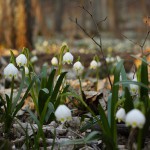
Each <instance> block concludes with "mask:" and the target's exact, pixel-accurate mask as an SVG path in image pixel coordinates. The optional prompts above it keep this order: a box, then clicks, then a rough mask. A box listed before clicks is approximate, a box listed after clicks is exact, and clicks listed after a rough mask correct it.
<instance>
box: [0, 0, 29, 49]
mask: <svg viewBox="0 0 150 150" xmlns="http://www.w3.org/2000/svg"><path fill="white" fill-rule="evenodd" d="M30 11H31V5H30V0H5V1H4V0H0V22H1V24H0V35H1V36H0V37H1V38H0V43H1V44H2V43H5V45H6V47H7V48H15V49H20V48H21V49H22V48H23V47H29V48H32V23H31V20H32V18H31V13H30Z"/></svg>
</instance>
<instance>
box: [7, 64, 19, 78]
mask: <svg viewBox="0 0 150 150" xmlns="http://www.w3.org/2000/svg"><path fill="white" fill-rule="evenodd" d="M17 74H18V69H17V68H16V67H15V66H14V64H12V63H10V64H8V65H7V66H6V67H5V68H4V76H5V78H12V77H16V76H17Z"/></svg>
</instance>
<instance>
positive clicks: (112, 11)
mask: <svg viewBox="0 0 150 150" xmlns="http://www.w3.org/2000/svg"><path fill="white" fill-rule="evenodd" d="M115 3H116V2H115V0H108V22H109V29H110V30H111V31H113V32H114V33H116V31H117V30H118V25H117V14H116V5H115Z"/></svg>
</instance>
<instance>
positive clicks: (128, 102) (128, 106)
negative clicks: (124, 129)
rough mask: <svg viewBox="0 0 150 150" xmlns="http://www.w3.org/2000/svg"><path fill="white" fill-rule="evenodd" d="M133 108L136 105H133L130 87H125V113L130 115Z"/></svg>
mask: <svg viewBox="0 0 150 150" xmlns="http://www.w3.org/2000/svg"><path fill="white" fill-rule="evenodd" d="M133 108H134V104H133V99H132V96H131V93H130V92H129V89H128V87H125V102H124V109H125V112H126V113H128V112H129V111H130V110H131V109H133Z"/></svg>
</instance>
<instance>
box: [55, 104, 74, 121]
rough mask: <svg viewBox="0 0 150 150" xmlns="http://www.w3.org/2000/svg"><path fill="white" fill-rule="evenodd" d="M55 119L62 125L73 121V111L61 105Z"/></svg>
mask: <svg viewBox="0 0 150 150" xmlns="http://www.w3.org/2000/svg"><path fill="white" fill-rule="evenodd" d="M55 117H56V119H57V120H58V121H60V122H61V123H64V122H66V121H70V120H71V119H72V116H71V110H70V109H69V108H68V107H67V106H66V105H59V106H58V108H57V109H56V111H55Z"/></svg>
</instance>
